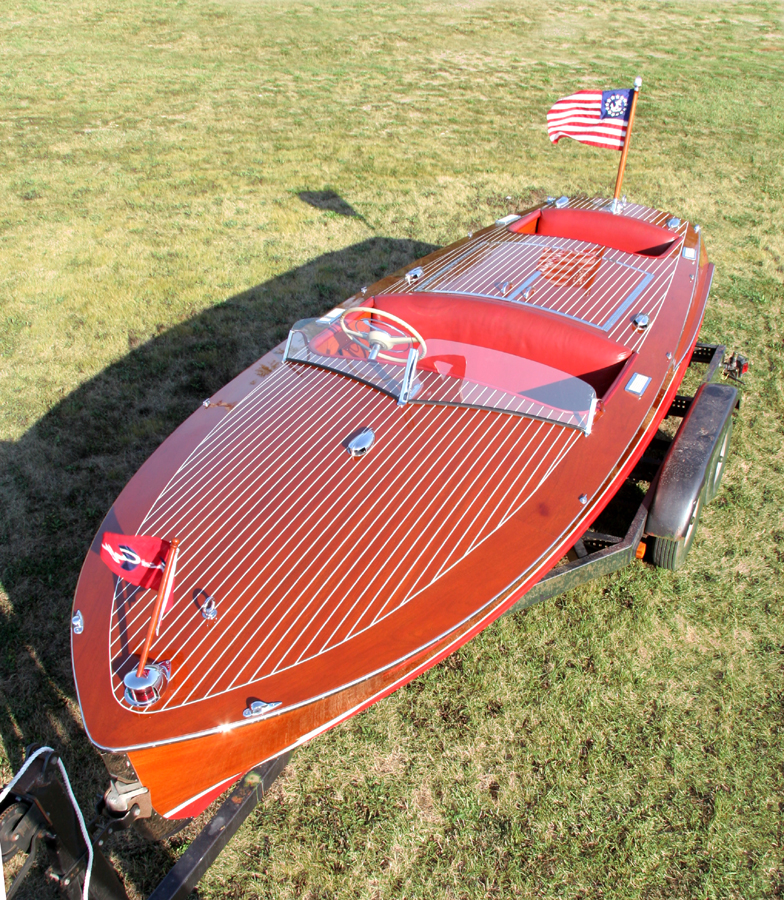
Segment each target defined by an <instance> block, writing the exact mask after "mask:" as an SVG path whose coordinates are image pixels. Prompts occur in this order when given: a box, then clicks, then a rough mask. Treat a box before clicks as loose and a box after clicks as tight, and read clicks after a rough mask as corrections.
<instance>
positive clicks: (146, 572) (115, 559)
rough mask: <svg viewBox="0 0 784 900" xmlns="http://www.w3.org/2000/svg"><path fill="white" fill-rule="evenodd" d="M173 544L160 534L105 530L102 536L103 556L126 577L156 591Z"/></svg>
mask: <svg viewBox="0 0 784 900" xmlns="http://www.w3.org/2000/svg"><path fill="white" fill-rule="evenodd" d="M170 546H171V542H170V541H162V540H161V539H160V538H157V537H150V536H148V535H144V534H113V533H112V532H111V531H105V532H104V533H103V536H102V538H101V559H102V560H103V561H104V562H105V563H106V565H107V566H109V568H110V569H111V570H112V572H114V574H115V575H119V576H120V578H123V579H124V580H125V581H128V582H130V583H131V584H136V585H138V586H139V587H143V588H151V589H152V590H154V591H157V590H158V588H159V587H160V585H161V578H162V577H163V570H164V568H165V567H166V555H167V554H168V552H169V547H170Z"/></svg>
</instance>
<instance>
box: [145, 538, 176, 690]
mask: <svg viewBox="0 0 784 900" xmlns="http://www.w3.org/2000/svg"><path fill="white" fill-rule="evenodd" d="M179 546H180V539H179V538H174V540H173V541H172V542H171V547H170V548H169V553H168V556H167V557H166V568H165V569H164V571H163V578H162V579H161V585H160V587H159V588H158V596H157V597H156V598H155V604H154V606H153V610H152V618H151V619H150V624H149V626H148V627H147V636H146V638H145V640H144V646H143V647H142V655H141V656H140V657H139V665H138V666H137V668H136V675H137V677H138V678H143V677H144V669H145V667H146V665H147V658H148V656H149V655H150V647H152V641H153V637H154V636H155V635H156V634H157V633H158V628H159V627H160V623H161V618H162V616H163V613H164V612H165V611H166V605H167V603H168V600H169V595H170V594H171V591H172V588H173V587H174V570H175V567H176V565H177V554H178V553H179Z"/></svg>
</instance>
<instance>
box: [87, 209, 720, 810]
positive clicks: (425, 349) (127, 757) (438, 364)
mask: <svg viewBox="0 0 784 900" xmlns="http://www.w3.org/2000/svg"><path fill="white" fill-rule="evenodd" d="M615 209H616V212H615V213H613V212H611V211H610V210H609V209H608V205H607V203H606V202H605V201H602V200H584V199H583V200H577V201H574V200H573V201H569V200H567V198H560V199H559V200H557V201H548V203H546V204H543V205H542V206H541V207H538V208H535V209H531V210H528V211H526V212H523V213H521V214H519V215H512V216H507V217H505V218H503V219H500V220H498V221H497V222H496V223H495V224H493V225H491V226H490V227H488V228H485V229H483V230H482V231H479V232H477V233H476V234H473V235H469V237H468V238H466V239H464V240H462V241H460V242H458V243H456V244H454V245H452V246H450V247H447V248H445V249H442V250H439V251H437V252H436V253H433V254H431V255H430V256H428V257H426V258H424V259H422V260H419V261H417V262H415V263H413V264H412V265H411V266H410V267H409V268H407V269H406V270H404V271H402V272H400V273H397V274H395V275H392V276H390V277H388V278H385V279H383V280H382V281H380V282H378V283H377V284H375V285H373V286H371V287H369V288H368V289H367V290H364V289H363V291H362V292H360V293H358V294H357V295H355V296H354V297H352V298H350V299H349V300H347V301H346V302H345V303H344V304H343V305H342V306H341V307H340V308H338V309H335V310H332V311H330V312H328V313H326V314H325V315H324V316H322V317H320V318H318V319H312V320H306V321H303V322H298V323H296V324H295V325H294V327H293V329H292V331H291V333H290V335H289V339H288V341H287V342H286V343H285V344H284V345H281V346H279V347H276V348H275V349H274V350H273V351H271V352H270V353H268V354H267V355H266V356H265V357H263V358H262V359H261V360H259V361H258V362H257V363H255V364H254V365H253V366H251V367H250V368H249V369H247V370H246V371H245V372H243V373H242V374H241V375H239V376H238V377H237V378H235V379H234V381H232V382H231V383H230V384H228V385H227V386H226V387H225V388H223V389H222V390H220V391H218V392H217V394H215V396H213V397H212V398H210V399H209V400H208V401H205V403H204V404H203V406H202V407H200V408H199V409H198V410H196V412H194V414H193V415H192V416H191V417H190V418H189V419H188V420H187V421H186V422H185V423H184V424H183V425H182V426H180V428H178V429H177V431H175V432H174V434H172V435H171V437H170V438H169V439H168V440H167V441H165V443H164V444H163V445H162V446H161V447H160V448H159V449H158V450H157V451H156V452H155V453H154V454H153V456H152V457H151V458H150V459H149V460H148V461H147V462H146V463H145V464H144V466H143V467H142V468H141V469H140V470H139V472H138V473H137V474H136V475H135V477H134V478H133V479H132V481H131V482H130V483H129V484H128V486H127V487H126V489H125V490H124V491H123V493H122V494H121V495H120V497H119V498H118V499H117V501H116V502H115V504H114V505H113V507H112V508H111V510H110V512H109V514H108V515H107V517H106V519H105V521H104V523H103V524H102V526H101V529H100V531H99V533H98V535H97V536H96V539H95V542H94V543H93V545H92V547H91V550H90V552H89V553H88V555H87V558H86V560H85V563H84V567H83V569H82V573H81V577H80V579H79V584H78V588H77V591H76V598H75V602H74V620H73V634H72V651H73V667H74V675H75V680H76V685H77V690H78V696H79V702H80V705H81V709H82V714H83V718H84V725H85V728H86V730H87V732H88V734H89V736H90V738H91V740H92V741H93V743H94V744H95V745H96V746H97V747H98V748H100V749H101V750H102V751H103V752H104V755H105V759H106V762H107V766H108V768H109V770H110V773H111V774H112V775H113V776H114V778H115V779H119V780H120V781H121V782H122V783H123V784H124V785H125V789H126V790H128V791H130V792H131V793H132V791H131V787H132V786H133V785H136V788H135V789H136V791H137V793H140V792H145V791H147V792H148V794H147V796H148V797H149V803H148V804H147V808H146V810H145V812H146V813H147V814H151V815H152V816H153V817H155V816H162V817H164V818H167V819H173V820H179V819H183V818H186V817H189V816H192V815H194V814H196V813H198V812H200V811H201V810H202V809H204V808H205V807H206V806H207V805H208V804H209V803H210V802H211V801H212V800H213V799H214V798H215V797H216V796H217V795H218V794H220V793H221V792H222V791H224V790H225V789H226V788H227V787H229V786H230V785H231V784H232V783H233V782H234V781H236V780H237V779H238V778H239V777H240V776H241V775H242V774H243V773H244V772H246V771H247V770H248V769H250V768H251V767H253V766H255V765H257V764H258V763H260V762H262V761H264V760H266V759H270V758H273V757H276V756H278V755H280V754H281V753H283V752H284V751H286V750H287V749H290V748H293V747H296V746H297V745H299V744H302V743H304V742H305V741H308V740H309V739H310V738H312V737H314V736H315V735H317V734H319V733H321V732H323V731H325V730H326V729H328V728H331V727H332V726H334V725H336V724H337V723H339V722H341V721H342V720H344V719H346V718H348V717H349V716H351V715H354V714H355V713H357V712H359V711H361V710H363V709H365V708H366V707H368V706H369V705H370V704H372V703H375V702H376V701H377V700H379V699H381V698H382V697H384V696H385V695H387V694H389V693H391V692H392V691H394V690H395V689H397V688H398V687H400V686H401V685H403V684H405V683H406V682H408V681H410V680H411V679H413V678H414V677H415V676H416V675H417V674H419V673H421V672H423V671H424V670H426V669H427V668H429V667H430V666H433V665H434V664H435V663H437V662H438V661H439V660H441V659H443V658H444V657H445V656H447V655H448V654H450V653H451V652H453V651H454V650H455V649H456V648H458V647H459V646H460V645H461V644H463V643H464V642H466V641H467V640H469V639H470V638H471V637H472V636H473V635H475V634H477V633H478V632H479V631H480V630H482V629H483V628H485V627H486V626H487V625H488V624H490V623H491V622H492V621H493V620H494V619H496V618H497V617H498V616H500V615H501V614H502V613H503V612H504V611H505V610H507V609H508V608H510V607H511V606H512V605H513V604H514V603H515V602H517V601H518V600H519V599H520V597H521V596H522V595H523V594H524V593H525V592H526V591H527V590H528V589H529V588H530V587H531V586H532V585H534V584H535V583H536V582H537V581H538V580H539V579H540V578H541V577H542V576H543V574H544V573H546V572H547V571H548V570H549V569H550V568H551V567H552V566H553V565H554V564H555V563H556V561H557V560H558V559H559V558H560V557H561V556H562V555H563V553H564V552H565V550H566V549H567V548H568V547H570V546H571V545H572V544H573V543H574V542H575V540H576V539H577V538H579V536H580V535H581V534H583V532H584V531H585V530H586V528H587V527H588V525H589V524H590V523H591V522H592V521H593V520H594V519H595V518H596V516H597V515H598V514H599V513H600V511H601V510H602V509H603V507H604V506H605V505H606V504H607V502H608V501H609V500H610V498H611V497H612V496H613V495H614V493H615V492H616V491H617V489H618V487H619V486H620V484H621V483H622V482H623V480H624V479H625V477H626V476H627V475H628V473H629V472H630V470H631V469H632V467H633V466H634V465H635V463H636V462H637V460H638V459H639V457H640V456H641V454H642V452H643V450H644V449H645V448H646V446H647V445H648V443H649V442H650V440H651V438H652V437H653V435H654V434H655V432H656V430H657V426H658V424H659V422H660V420H661V419H662V418H663V416H664V415H665V414H666V412H667V410H668V407H669V404H670V401H671V399H672V397H673V396H674V394H675V392H676V390H677V388H678V386H679V384H680V382H681V380H682V378H683V375H684V372H685V370H686V367H687V365H688V362H689V359H690V354H691V350H692V348H693V346H694V344H695V342H696V340H697V335H698V332H699V328H700V324H701V322H702V318H703V313H704V309H705V304H706V301H707V296H708V290H709V286H710V281H711V277H712V269H713V267H712V265H710V264H709V263H708V260H707V256H706V252H705V247H704V244H703V242H702V240H701V236H700V233H699V228H698V227H696V226H693V225H691V224H689V223H688V222H685V221H680V220H679V219H677V218H675V217H672V216H671V215H669V214H668V213H666V212H662V211H658V210H655V209H650V208H647V207H644V206H639V205H634V204H627V205H625V207H623V208H622V209H621V211H620V212H617V206H616V207H615ZM105 533H112V534H120V535H134V534H137V535H152V536H157V537H159V538H162V539H165V540H167V541H168V540H171V539H173V538H175V537H176V538H177V539H178V541H179V558H178V562H177V572H176V579H175V584H174V588H173V592H172V595H171V608H170V609H169V610H168V612H167V613H166V614H165V616H164V617H163V618H162V620H161V622H160V626H159V630H158V632H157V633H153V632H152V631H150V621H151V616H152V611H153V605H154V604H155V602H156V599H157V596H158V595H157V594H156V592H155V591H154V590H152V589H151V588H144V587H139V586H134V585H132V584H129V583H128V582H127V581H125V580H124V579H123V578H121V577H118V576H117V575H115V574H113V573H112V571H110V569H109V568H108V567H107V566H106V565H104V562H103V561H102V560H101V558H100V548H101V546H102V541H103V537H104V535H105ZM148 635H149V636H150V637H151V645H150V647H149V657H148V660H147V663H145V664H143V665H141V670H142V671H141V675H143V676H144V678H142V680H141V682H140V681H139V680H138V679H137V680H134V679H135V678H136V672H137V669H138V668H139V662H140V660H139V655H140V653H141V652H142V645H143V644H144V642H145V638H146V637H147V636H148ZM145 666H146V667H145ZM144 679H147V680H146V681H145V680H144Z"/></svg>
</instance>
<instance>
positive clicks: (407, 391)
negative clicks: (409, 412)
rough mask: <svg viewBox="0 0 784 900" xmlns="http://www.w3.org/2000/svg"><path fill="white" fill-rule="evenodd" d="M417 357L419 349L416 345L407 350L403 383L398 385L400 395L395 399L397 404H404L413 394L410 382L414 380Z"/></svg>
mask: <svg viewBox="0 0 784 900" xmlns="http://www.w3.org/2000/svg"><path fill="white" fill-rule="evenodd" d="M418 359H419V350H417V348H416V347H411V349H410V350H409V351H408V359H407V360H406V369H405V371H404V372H403V384H402V385H401V386H400V396H399V397H398V399H397V405H398V406H405V404H406V403H407V402H408V401H409V400H410V399H411V397H413V396H414V394H415V392H416V391H415V390H413V389H412V387H411V382H412V381H413V380H414V372H416V364H417V360H418ZM417 390H418V388H417Z"/></svg>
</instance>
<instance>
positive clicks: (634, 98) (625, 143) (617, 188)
mask: <svg viewBox="0 0 784 900" xmlns="http://www.w3.org/2000/svg"><path fill="white" fill-rule="evenodd" d="M641 87H642V78H640V77H639V76H638V77H637V78H635V79H634V92H633V93H632V97H631V104H630V106H629V124H628V125H627V126H626V137H625V138H624V140H623V149H622V150H621V161H620V163H619V164H618V177H617V178H616V179H615V193H614V194H613V212H617V210H618V200H619V198H620V196H621V185H622V184H623V173H624V172H625V170H626V156H627V154H628V153H629V140H630V139H631V136H632V125H633V124H634V110H635V109H636V108H637V95H638V94H639V93H640V88H641Z"/></svg>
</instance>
